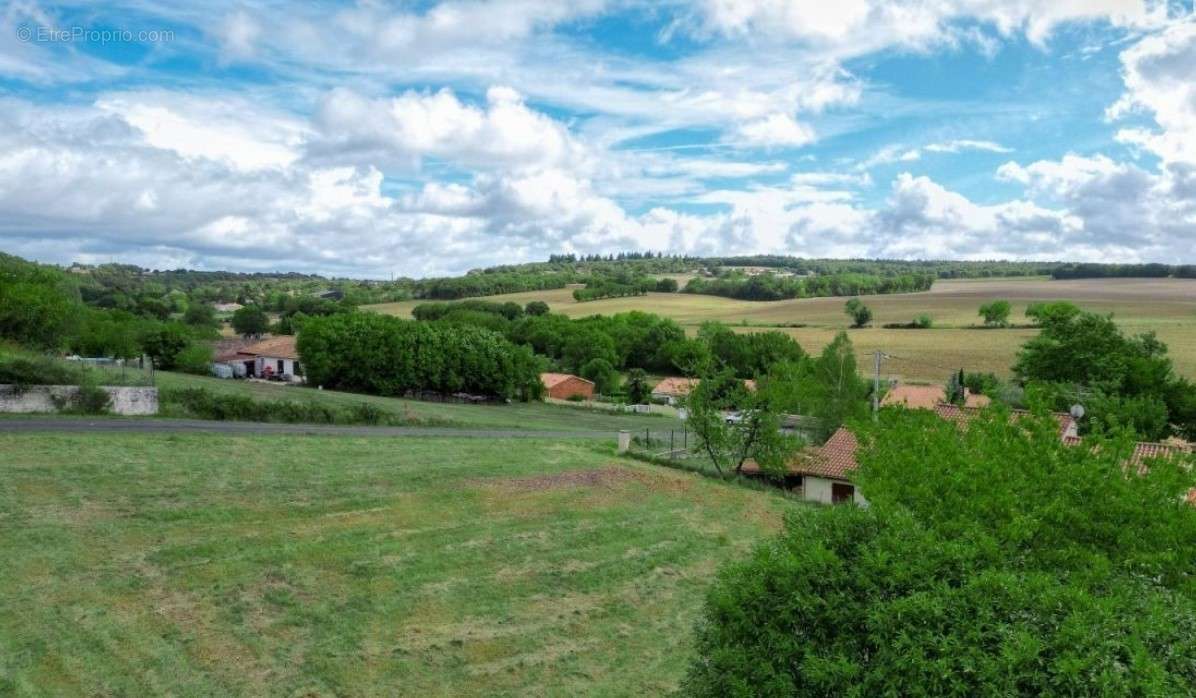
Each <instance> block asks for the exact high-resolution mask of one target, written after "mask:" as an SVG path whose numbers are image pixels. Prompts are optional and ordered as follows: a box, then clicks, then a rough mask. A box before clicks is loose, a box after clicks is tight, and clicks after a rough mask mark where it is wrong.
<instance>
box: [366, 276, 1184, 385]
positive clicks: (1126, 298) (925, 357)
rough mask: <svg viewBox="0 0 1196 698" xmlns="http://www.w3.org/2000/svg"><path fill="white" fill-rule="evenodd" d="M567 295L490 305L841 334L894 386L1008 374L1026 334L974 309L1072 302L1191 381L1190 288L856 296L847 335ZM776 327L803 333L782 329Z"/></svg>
mask: <svg viewBox="0 0 1196 698" xmlns="http://www.w3.org/2000/svg"><path fill="white" fill-rule="evenodd" d="M572 293H573V292H572V290H571V289H556V290H550V291H537V292H529V293H512V294H505V295H500V296H491V297H490V299H491V300H495V301H514V302H516V303H521V304H522V303H527V302H528V301H532V300H543V301H545V302H547V303H548V304H549V306H551V308H552V310H553V311H554V312H559V313H564V314H566V315H569V316H570V317H584V316H586V315H598V314H602V315H609V314H613V313H620V312H626V311H629V310H642V311H646V312H652V313H658V314H660V315H665V316H668V317H671V318H673V319H675V320H676V321H677V322H679V323H681V324H682V325H683V326H685V327H686V329H687V330H690V331H694V330H696V329H697V326H698V325H699V324H701V323H702V322H703V321H706V320H720V321H722V322H726V323H730V324H732V325H736V326H739V327H740V328H742V331H759V330H762V329H779V330H780V331H783V332H786V333H787V334H790V335H792V336H793V337H794V338H795V339H796V340H797V341H798V342H800V343H801V345H802V346H803V347H805V348H806V349H807V350H808V351H818V350H819V349H821V348H822V347H823V346H825V345H826V344H827V343H828V342H829V341H830V340H831V339H832V338H833V337H834V336H835V333H837V332H839V331H840V330H848V333H849V335H850V336H851V339H852V341H853V342H854V343H855V346H856V350H857V352H858V353H859V354H860V356H861V366H865V365H866V367H867V368H869V370H870V367H871V364H870V363H869V362H868V361H866V360H865V357H864V354H870V353H872V352H874V351H878V350H879V351H884V352H886V353H888V354H890V355H892V356H893V358H892V359H890V360H888V361H887V362H886V363H885V365H884V373H885V374H886V375H888V376H892V377H896V378H905V379H914V380H936V381H937V380H942V379H943V377H944V376H945V375H946V373H947V372H949V371H951V370H955V369H958V368H964V369H966V370H969V371H977V370H978V371H992V372H994V373H998V374H1006V373H1008V370H1009V366H1010V364H1011V363H1012V362H1013V359H1014V355H1015V354H1016V353H1017V349H1018V347H1019V346H1021V344H1022V342H1024V341H1025V340H1026V338H1028V337H1031V336H1033V335H1034V333H1035V330H1033V329H1000V330H992V329H981V328H979V327H977V325H979V324H980V317H979V316H978V314H977V310H978V309H979V307H980V305H981V304H982V303H986V302H988V301H991V300H994V299H1005V300H1008V301H1010V303H1012V304H1013V315H1012V316H1011V320H1012V321H1013V322H1014V323H1019V324H1023V323H1025V322H1026V320H1025V317H1024V312H1025V309H1026V306H1027V305H1028V304H1030V303H1033V302H1035V301H1043V300H1070V301H1073V302H1075V303H1076V304H1078V305H1080V306H1081V307H1083V308H1085V309H1086V310H1092V311H1096V312H1101V313H1112V314H1113V316H1114V318H1115V319H1116V320H1117V322H1118V323H1119V324H1121V326H1122V327H1124V328H1125V330H1126V331H1127V332H1131V333H1138V332H1146V331H1153V332H1156V333H1157V334H1158V336H1159V338H1160V339H1162V340H1163V341H1164V342H1166V343H1167V345H1168V347H1169V348H1170V351H1171V355H1172V356H1173V357H1174V359H1175V365H1176V368H1177V369H1178V370H1179V372H1180V373H1182V374H1184V375H1187V376H1196V280H1192V279H1084V280H1071V281H1053V280H1050V279H1044V278H1017V279H968V280H949V281H939V282H936V283H935V285H934V288H932V289H931V290H930V291H927V292H924V293H908V294H899V295H889V296H863V297H862V300H863V301H864V302H865V303H866V304H867V305H868V306H869V307H871V308H872V310H873V313H874V316H875V317H874V320H873V326H872V327H869V328H864V329H848V325H849V324H850V323H849V321H848V318H847V316H846V314H844V312H843V304H844V302H845V300H846V299H844V298H803V299H794V300H785V301H772V302H759V301H740V300H733V299H729V298H718V297H715V296H699V295H690V294H685V293H650V294H648V295H646V296H638V297H631V298H611V299H606V300H599V301H591V302H588V303H578V302H576V301H574V300H573V296H572ZM421 302H422V301H406V302H402V303H387V304H383V305H375V306H368V308H369V309H372V310H376V311H378V312H384V313H389V314H392V315H399V316H403V317H406V316H408V315H410V313H411V309H412V308H414V307H415V306H416V305H418V304H419V303H421ZM922 313H926V314H928V315H930V316H931V318H933V320H934V324H935V327H934V328H933V329H929V330H894V329H884V328H883V327H881V326H882V325H884V324H886V323H897V322H909V321H910V320H912V319H913V318H914V317H915V316H917V315H919V314H922ZM784 325H803V326H802V327H784Z"/></svg>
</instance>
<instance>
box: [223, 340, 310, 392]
mask: <svg viewBox="0 0 1196 698" xmlns="http://www.w3.org/2000/svg"><path fill="white" fill-rule="evenodd" d="M238 357H239V360H240V361H241V364H242V365H243V366H244V368H245V374H246V375H247V376H248V377H250V378H279V379H281V380H285V381H291V382H296V383H298V382H302V381H303V367H302V366H301V365H300V364H299V352H298V351H297V350H296V349H295V337H294V336H293V335H279V336H277V337H271V338H270V339H264V340H262V341H260V342H257V343H254V344H250V345H249V346H247V347H245V348H244V349H242V350H241V351H240V352H238Z"/></svg>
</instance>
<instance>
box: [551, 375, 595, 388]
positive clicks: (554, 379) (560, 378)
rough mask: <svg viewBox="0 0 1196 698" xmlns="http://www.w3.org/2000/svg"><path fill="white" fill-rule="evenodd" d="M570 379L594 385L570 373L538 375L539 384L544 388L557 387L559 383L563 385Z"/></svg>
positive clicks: (592, 382)
mask: <svg viewBox="0 0 1196 698" xmlns="http://www.w3.org/2000/svg"><path fill="white" fill-rule="evenodd" d="M570 378H576V379H577V380H579V381H585V382H586V383H589V384H590V385H593V384H594V381H588V380H586V379H585V378H582V377H581V376H575V375H573V374H572V373H541V374H540V382H541V383H543V384H544V387H545V388H551V387H552V386H554V385H557V384H559V383H563V382H565V381H567V380H569V379H570Z"/></svg>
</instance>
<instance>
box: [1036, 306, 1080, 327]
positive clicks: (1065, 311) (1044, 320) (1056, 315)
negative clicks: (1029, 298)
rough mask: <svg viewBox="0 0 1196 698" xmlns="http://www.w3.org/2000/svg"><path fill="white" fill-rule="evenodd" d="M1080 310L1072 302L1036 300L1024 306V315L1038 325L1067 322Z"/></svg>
mask: <svg viewBox="0 0 1196 698" xmlns="http://www.w3.org/2000/svg"><path fill="white" fill-rule="evenodd" d="M1080 312H1081V311H1080V309H1079V308H1078V307H1077V306H1076V305H1075V304H1074V303H1069V302H1068V301H1049V302H1045V303H1044V302H1038V303H1031V304H1030V305H1028V306H1026V317H1028V318H1030V319H1031V320H1033V321H1034V322H1035V323H1037V324H1039V325H1048V324H1052V323H1058V322H1069V321H1070V320H1071V319H1072V318H1074V317H1076V316H1077V315H1079V314H1080Z"/></svg>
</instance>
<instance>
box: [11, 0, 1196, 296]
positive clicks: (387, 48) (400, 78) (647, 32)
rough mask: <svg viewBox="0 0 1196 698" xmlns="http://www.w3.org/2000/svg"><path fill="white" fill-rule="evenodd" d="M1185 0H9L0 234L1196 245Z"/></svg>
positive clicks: (726, 244)
mask: <svg viewBox="0 0 1196 698" xmlns="http://www.w3.org/2000/svg"><path fill="white" fill-rule="evenodd" d="M1194 75H1196V17H1194V16H1193V8H1192V3H1191V1H1190V0H1185V1H1184V2H1154V1H1148V0H1006V1H1002V0H912V1H904V0H835V1H834V2H826V1H824V0H810V1H800V0H571V1H570V0H442V1H434V0H428V1H418V2H416V1H413V2H382V1H380V0H363V1H361V2H357V3H332V2H321V1H319V0H315V1H309V2H281V1H269V0H245V1H239V2H225V1H223V0H211V1H210V2H202V3H201V2H194V3H191V2H187V3H183V2H176V1H173V0H170V1H167V0H114V1H108V2H103V3H96V2H92V1H79V2H36V1H34V0H10V1H9V2H7V3H5V2H4V1H3V0H0V250H2V251H4V252H8V253H10V254H17V255H20V256H23V257H26V258H31V259H37V260H41V261H46V262H54V263H59V264H69V263H72V262H82V263H89V264H95V263H104V262H110V261H118V262H122V263H130V264H138V265H141V266H144V267H149V268H157V269H168V268H169V269H174V268H190V269H208V270H216V269H228V270H236V271H302V272H314V273H322V274H328V275H335V276H348V277H369V278H389V277H392V276H412V277H424V276H437V275H446V274H459V273H462V272H464V271H466V270H468V269H471V268H476V267H481V266H490V265H496V264H508V263H518V262H524V261H536V260H544V259H546V258H547V257H548V256H549V255H550V254H554V253H567V252H574V253H578V254H590V253H603V254H605V253H610V252H617V251H623V250H627V251H630V250H639V251H642V250H654V251H663V252H665V253H669V254H691V255H723V254H755V253H776V254H788V255H796V256H802V257H869V258H901V259H1016V260H1065V261H1099V262H1134V261H1161V262H1168V263H1180V262H1196V78H1194V77H1193V76H1194Z"/></svg>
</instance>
